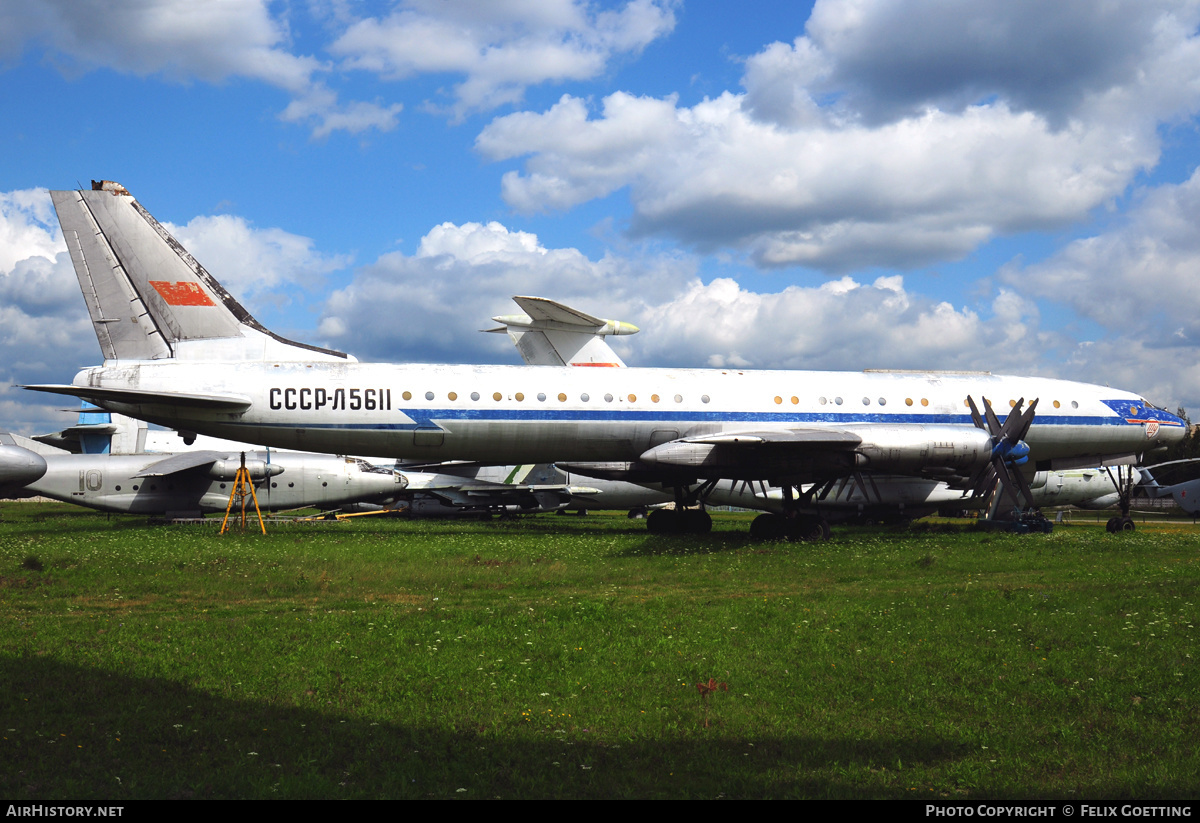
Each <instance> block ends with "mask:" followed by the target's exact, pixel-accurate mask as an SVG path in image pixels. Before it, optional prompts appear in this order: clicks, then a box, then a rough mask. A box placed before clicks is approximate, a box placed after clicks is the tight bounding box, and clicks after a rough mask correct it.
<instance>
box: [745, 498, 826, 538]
mask: <svg viewBox="0 0 1200 823" xmlns="http://www.w3.org/2000/svg"><path fill="white" fill-rule="evenodd" d="M816 489H817V487H816V486H813V487H812V488H811V489H810V490H809V492H808V493H807V494H804V493H801V499H800V501H797V500H796V499H795V497H794V496H793V490H792V487H791V486H790V485H786V484H785V485H784V486H783V514H775V513H774V512H767V513H766V514H760V515H759V516H758V517H756V518H754V522H753V523H751V524H750V536H751V537H753V538H754V539H755V540H828V539H829V521H828V520H826V519H825V518H824V517H822V516H821V515H819V514H805V513H803V512H801V511H800V505H804V506H806V507H807V506H811V505H812V498H813V493H814V492H815V491H816Z"/></svg>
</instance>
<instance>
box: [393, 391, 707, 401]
mask: <svg viewBox="0 0 1200 823" xmlns="http://www.w3.org/2000/svg"><path fill="white" fill-rule="evenodd" d="M400 396H401V397H403V398H404V399H405V400H412V396H413V395H412V392H410V391H406V392H404V393H403V394H401V395H400ZM436 396H437V395H435V394H434V393H433V392H431V391H427V392H425V399H426V400H433V399H434V398H435V397H436ZM470 396H471V399H472V400H479V397H480V395H479V392H477V391H473V392H471V395H470ZM536 397H537V399H538V401H540V402H542V403H545V402H546V400H548V399H549V397H548V396H547V394H546V393H545V392H538V393H537V395H536ZM512 398H513V400H516V401H517V402H518V403H521V402H524V400H525V393H524V392H517V393H516V394H514V395H513V396H512ZM446 399H447V400H457V399H458V392H448V393H447V394H446ZM492 399H493V400H495V401H496V402H497V403H498V402H500V401H501V400H503V399H504V395H503V394H501V393H500V392H493V393H492ZM557 399H558V402H560V403H566V402H567V395H566V393H564V392H559V393H558V395H557ZM579 399H580V400H581V401H582V402H584V403H588V402H590V401H591V399H592V396H591V395H590V394H588V393H587V392H584V393H583V394H581V395H579ZM673 399H674V401H675V402H676V403H682V402H683V395H682V394H677V395H675V397H674V398H673ZM711 399H712V398H710V397H709V396H708V395H707V394H703V395H701V396H700V402H701V403H708V402H709V401H710V400H711ZM619 400H628V401H629V402H630V403H636V402H637V395H636V394H630V395H627V396H626V397H614V396H613V395H611V394H606V395H604V402H605V403H612V402H613V401H619ZM661 400H662V398H661V397H659V396H658V395H657V394H652V395H650V402H651V403H658V402H660V401H661Z"/></svg>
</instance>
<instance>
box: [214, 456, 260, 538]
mask: <svg viewBox="0 0 1200 823" xmlns="http://www.w3.org/2000/svg"><path fill="white" fill-rule="evenodd" d="M247 497H249V498H250V499H251V500H253V501H254V513H255V514H257V515H258V527H259V528H260V529H262V533H263V534H266V533H267V526H266V524H265V523H263V516H262V511H260V510H259V508H258V494H257V493H255V491H254V482H253V481H252V480H251V479H250V470H249V469H247V468H246V453H245V452H242V465H241V467H240V468H238V470H237V476H236V477H235V479H234V481H233V494H231V495H229V505H228V506H226V507H225V519H224V520H223V521H221V534H225V532H226V531H227V530H228V529H229V513H230V512H231V511H233V502H234V501H235V500H236V501H237V502H238V505H239V506H240V507H241V510H242V531H245V530H246V498H247Z"/></svg>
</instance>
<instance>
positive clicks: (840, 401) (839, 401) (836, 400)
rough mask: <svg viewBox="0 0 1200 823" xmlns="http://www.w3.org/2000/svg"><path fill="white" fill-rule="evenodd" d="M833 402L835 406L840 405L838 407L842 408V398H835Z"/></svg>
mask: <svg viewBox="0 0 1200 823" xmlns="http://www.w3.org/2000/svg"><path fill="white" fill-rule="evenodd" d="M833 402H834V404H835V405H838V406H840V405H842V398H840V397H835V398H833Z"/></svg>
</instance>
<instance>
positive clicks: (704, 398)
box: [700, 394, 708, 403]
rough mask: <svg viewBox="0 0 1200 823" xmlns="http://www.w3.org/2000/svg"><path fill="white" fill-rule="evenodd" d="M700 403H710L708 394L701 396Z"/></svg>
mask: <svg viewBox="0 0 1200 823" xmlns="http://www.w3.org/2000/svg"><path fill="white" fill-rule="evenodd" d="M700 402H701V403H707V402H708V395H707V394H702V395H700Z"/></svg>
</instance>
